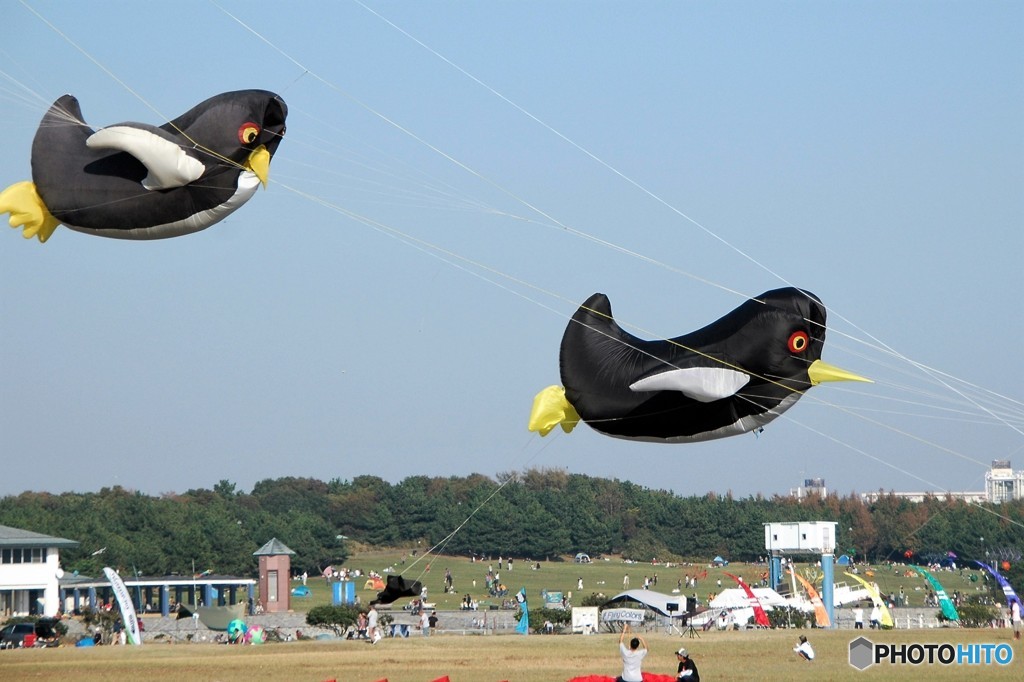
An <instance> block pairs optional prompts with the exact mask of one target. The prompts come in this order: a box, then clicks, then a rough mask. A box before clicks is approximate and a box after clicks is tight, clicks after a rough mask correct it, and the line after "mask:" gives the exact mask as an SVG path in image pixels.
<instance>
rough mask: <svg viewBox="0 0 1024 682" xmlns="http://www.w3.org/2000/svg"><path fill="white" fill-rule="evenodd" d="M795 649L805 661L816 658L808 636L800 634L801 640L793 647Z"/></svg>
mask: <svg viewBox="0 0 1024 682" xmlns="http://www.w3.org/2000/svg"><path fill="white" fill-rule="evenodd" d="M793 651H795V652H796V654H797V656H799V657H800V658H802V659H804V660H805V661H813V660H814V649H812V648H811V643H810V642H808V641H807V638H806V637H804V636H803V635H800V641H799V642H797V645H796V646H795V647H793Z"/></svg>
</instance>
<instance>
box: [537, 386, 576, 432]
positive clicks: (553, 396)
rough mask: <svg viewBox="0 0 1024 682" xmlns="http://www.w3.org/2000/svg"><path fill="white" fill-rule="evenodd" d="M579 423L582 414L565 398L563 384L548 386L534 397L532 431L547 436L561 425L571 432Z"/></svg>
mask: <svg viewBox="0 0 1024 682" xmlns="http://www.w3.org/2000/svg"><path fill="white" fill-rule="evenodd" d="M579 423H580V415H579V414H578V413H577V412H576V408H575V407H573V406H572V405H571V404H570V403H569V401H568V400H566V399H565V389H564V388H562V387H561V386H548V387H547V388H545V389H544V390H542V391H541V392H540V393H538V394H537V395H536V396H535V397H534V399H533V409H532V410H530V423H529V425H528V428H529V429H530V431H537V432H539V433H540V435H541V436H546V435H548V434H549V433H550V432H551V430H552V429H553V428H555V427H556V426H558V425H561V426H562V430H563V431H565V432H566V433H569V432H571V431H572V430H573V429H574V428H576V425H577V424H579Z"/></svg>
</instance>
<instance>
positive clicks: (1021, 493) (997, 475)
mask: <svg viewBox="0 0 1024 682" xmlns="http://www.w3.org/2000/svg"><path fill="white" fill-rule="evenodd" d="M885 495H892V496H894V497H900V498H903V499H907V500H910V501H911V502H923V501H925V500H926V499H928V498H930V497H935V498H939V499H942V498H945V497H951V498H953V499H954V500H964V501H965V502H972V503H978V504H982V503H985V502H990V503H992V504H999V503H1000V502H1007V501H1009V500H1021V499H1024V471H1014V470H1013V469H1012V468H1011V467H1010V460H1008V459H997V460H993V461H992V468H990V469H989V470H988V471H986V472H985V489H984V490H978V491H952V490H948V491H945V492H893V491H890V492H888V493H887V492H884V491H882V490H879V491H878V492H874V493H861V499H863V500H864V501H865V502H867V503H869V504H870V503H872V502H875V501H877V500H878V498H879V497H882V496H885Z"/></svg>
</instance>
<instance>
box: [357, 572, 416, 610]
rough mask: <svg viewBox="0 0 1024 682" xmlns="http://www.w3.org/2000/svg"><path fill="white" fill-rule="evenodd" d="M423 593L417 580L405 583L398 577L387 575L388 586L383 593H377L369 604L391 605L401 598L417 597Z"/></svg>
mask: <svg viewBox="0 0 1024 682" xmlns="http://www.w3.org/2000/svg"><path fill="white" fill-rule="evenodd" d="M422 591H423V585H422V583H420V581H419V580H413V581H411V582H406V580H405V578H403V577H402V576H400V575H389V576H388V584H387V586H386V587H385V588H384V591H383V592H378V593H377V598H376V599H374V600H373V601H371V602H370V603H371V604H391V603H392V602H395V601H397V600H399V599H401V598H402V597H418V596H420V592H422Z"/></svg>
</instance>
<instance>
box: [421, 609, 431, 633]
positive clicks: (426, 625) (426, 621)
mask: <svg viewBox="0 0 1024 682" xmlns="http://www.w3.org/2000/svg"><path fill="white" fill-rule="evenodd" d="M420 630H422V631H423V636H424V637H430V614H429V613H427V610H426V609H423V610H421V611H420Z"/></svg>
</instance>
